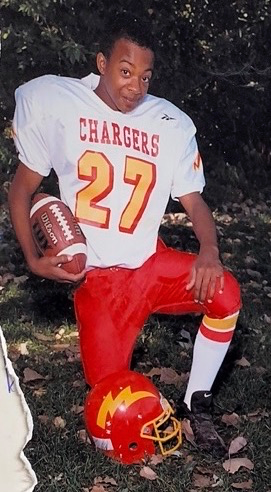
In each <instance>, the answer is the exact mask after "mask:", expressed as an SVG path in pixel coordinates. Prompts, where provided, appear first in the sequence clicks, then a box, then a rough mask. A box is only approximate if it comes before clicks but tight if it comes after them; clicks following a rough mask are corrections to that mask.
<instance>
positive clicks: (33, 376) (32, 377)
mask: <svg viewBox="0 0 271 492" xmlns="http://www.w3.org/2000/svg"><path fill="white" fill-rule="evenodd" d="M37 379H45V377H44V376H42V375H41V374H39V373H38V372H36V371H34V370H33V369H30V368H29V367H26V368H25V369H24V379H23V382H24V383H29V382H30V381H37Z"/></svg>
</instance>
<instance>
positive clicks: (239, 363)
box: [235, 357, 250, 367]
mask: <svg viewBox="0 0 271 492" xmlns="http://www.w3.org/2000/svg"><path fill="white" fill-rule="evenodd" d="M235 364H236V366H241V367H250V362H248V360H247V359H246V358H245V357H242V358H241V359H239V360H236V361H235Z"/></svg>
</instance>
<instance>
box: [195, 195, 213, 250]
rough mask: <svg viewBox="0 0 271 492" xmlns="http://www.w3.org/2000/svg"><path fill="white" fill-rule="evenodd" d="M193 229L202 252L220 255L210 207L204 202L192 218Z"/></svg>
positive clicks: (196, 209) (197, 207) (196, 208)
mask: <svg viewBox="0 0 271 492" xmlns="http://www.w3.org/2000/svg"><path fill="white" fill-rule="evenodd" d="M190 218H191V220H192V223H193V229H194V232H195V235H196V236H197V239H198V240H199V243H200V250H201V251H203V250H209V251H210V250H212V251H213V253H214V254H217V255H218V254H219V251H218V244H217V234H216V227H215V222H214V219H213V217H212V214H211V211H210V209H209V207H208V206H207V205H206V204H205V202H203V204H201V205H200V206H196V207H195V209H194V211H193V214H192V217H190Z"/></svg>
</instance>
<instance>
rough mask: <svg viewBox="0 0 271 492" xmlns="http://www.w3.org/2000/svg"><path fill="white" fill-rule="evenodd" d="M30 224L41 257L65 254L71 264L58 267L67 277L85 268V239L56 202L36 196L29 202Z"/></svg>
mask: <svg viewBox="0 0 271 492" xmlns="http://www.w3.org/2000/svg"><path fill="white" fill-rule="evenodd" d="M30 223H31V227H32V233H33V238H34V241H35V244H36V246H37V249H38V251H39V253H40V254H41V255H44V256H59V255H62V254H67V255H71V256H73V260H72V261H70V262H68V263H64V264H62V265H61V268H63V269H64V270H66V272H69V273H74V274H77V273H80V272H81V271H82V270H83V269H84V268H85V265H86V259H87V246H86V238H85V236H84V234H83V232H82V231H81V229H80V226H79V224H78V223H77V222H76V219H75V217H74V216H73V214H72V212H71V210H70V209H69V207H67V205H65V203H63V202H62V201H61V200H59V198H56V197H54V196H51V195H47V194H46V193H38V194H37V195H35V197H34V199H33V201H32V207H31V211H30Z"/></svg>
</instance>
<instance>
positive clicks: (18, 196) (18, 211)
mask: <svg viewBox="0 0 271 492" xmlns="http://www.w3.org/2000/svg"><path fill="white" fill-rule="evenodd" d="M30 207H31V195H30V194H28V193H27V192H26V191H25V190H24V189H21V190H20V189H17V188H15V187H13V186H12V185H11V189H10V192H9V209H10V217H11V222H12V225H13V227H14V230H15V234H16V236H17V239H18V241H19V243H20V245H21V248H22V250H23V253H24V256H25V259H26V261H27V263H28V265H29V267H30V268H31V263H32V261H33V260H35V259H36V258H38V253H37V249H36V247H35V244H34V241H33V237H32V231H31V227H30V220H29V214H30Z"/></svg>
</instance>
